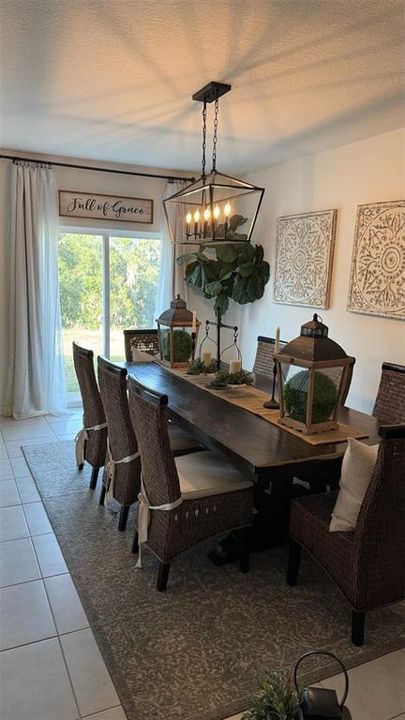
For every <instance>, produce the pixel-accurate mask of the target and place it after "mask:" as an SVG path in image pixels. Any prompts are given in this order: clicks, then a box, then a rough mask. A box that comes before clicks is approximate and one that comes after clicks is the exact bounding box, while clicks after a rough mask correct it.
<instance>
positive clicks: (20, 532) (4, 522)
mask: <svg viewBox="0 0 405 720" xmlns="http://www.w3.org/2000/svg"><path fill="white" fill-rule="evenodd" d="M28 535H29V530H28V527H27V523H26V522H25V517H24V513H23V509H22V505H14V506H12V507H4V508H0V542H3V540H17V538H22V537H28Z"/></svg>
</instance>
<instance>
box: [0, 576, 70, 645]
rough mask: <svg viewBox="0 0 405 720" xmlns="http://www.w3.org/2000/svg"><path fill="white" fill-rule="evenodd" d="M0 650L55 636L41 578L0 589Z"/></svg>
mask: <svg viewBox="0 0 405 720" xmlns="http://www.w3.org/2000/svg"><path fill="white" fill-rule="evenodd" d="M0 615H1V617H2V618H7V621H6V622H2V623H1V625H0V649H1V650H6V649H7V648H12V647H17V646H18V645H26V644H28V643H32V642H36V641H37V640H44V639H45V638H49V637H52V635H56V628H55V623H54V621H53V618H52V613H51V609H50V607H49V603H48V598H47V596H46V592H45V588H44V584H43V582H42V580H33V581H32V582H26V583H21V584H20V585H11V586H10V587H5V588H1V589H0Z"/></svg>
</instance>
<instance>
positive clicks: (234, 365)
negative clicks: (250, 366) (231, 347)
mask: <svg viewBox="0 0 405 720" xmlns="http://www.w3.org/2000/svg"><path fill="white" fill-rule="evenodd" d="M241 369H242V363H241V361H240V360H231V362H230V363H229V372H230V374H231V375H234V374H235V373H238V372H240V371H241Z"/></svg>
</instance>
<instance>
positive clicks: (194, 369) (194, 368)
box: [187, 358, 217, 375]
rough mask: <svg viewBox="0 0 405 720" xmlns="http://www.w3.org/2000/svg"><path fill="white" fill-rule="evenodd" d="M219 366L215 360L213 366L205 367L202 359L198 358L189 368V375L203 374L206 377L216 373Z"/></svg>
mask: <svg viewBox="0 0 405 720" xmlns="http://www.w3.org/2000/svg"><path fill="white" fill-rule="evenodd" d="M216 371H217V366H216V362H215V360H213V361H212V362H211V365H205V363H203V361H202V360H200V358H197V359H196V360H194V361H193V362H192V363H190V365H189V366H188V368H187V375H201V373H204V374H206V375H211V374H214V373H216Z"/></svg>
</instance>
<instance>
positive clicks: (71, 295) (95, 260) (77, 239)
mask: <svg viewBox="0 0 405 720" xmlns="http://www.w3.org/2000/svg"><path fill="white" fill-rule="evenodd" d="M159 264H160V240H159V238H157V237H156V236H148V237H145V236H142V237H138V236H137V235H135V234H134V235H130V234H126V235H118V234H113V233H109V234H102V235H96V234H90V233H81V232H72V231H68V232H61V233H60V235H59V283H60V300H61V313H62V326H63V338H64V357H65V368H66V378H67V386H68V399H69V402H70V403H74V402H76V401H79V400H80V394H79V387H78V384H77V380H76V376H75V372H74V367H73V360H72V342H73V341H74V340H75V341H76V342H78V343H79V344H82V345H83V346H84V347H87V348H89V349H92V350H93V351H94V355H95V357H97V355H99V354H102V355H105V356H106V357H109V358H111V360H113V361H114V360H122V359H123V358H124V341H123V330H124V328H129V327H139V328H142V327H143V328H147V327H154V326H155V318H154V308H155V301H156V293H157V281H158V273H159Z"/></svg>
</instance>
